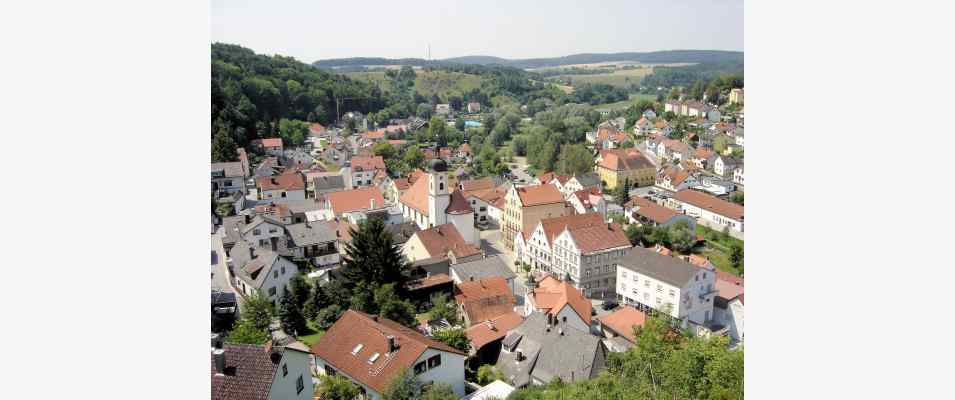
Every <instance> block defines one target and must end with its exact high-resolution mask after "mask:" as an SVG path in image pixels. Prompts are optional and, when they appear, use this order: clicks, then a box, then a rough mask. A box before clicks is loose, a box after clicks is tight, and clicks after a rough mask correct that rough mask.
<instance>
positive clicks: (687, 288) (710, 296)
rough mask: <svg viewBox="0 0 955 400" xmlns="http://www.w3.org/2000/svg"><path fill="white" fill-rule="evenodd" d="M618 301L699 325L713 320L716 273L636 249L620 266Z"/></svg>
mask: <svg viewBox="0 0 955 400" xmlns="http://www.w3.org/2000/svg"><path fill="white" fill-rule="evenodd" d="M616 281H617V287H616V292H617V299H618V300H619V301H620V302H621V303H626V304H630V305H633V306H634V307H636V308H637V309H639V310H641V311H647V310H653V311H658V312H661V313H665V315H669V316H670V317H672V318H674V319H677V320H680V321H683V322H692V323H695V324H698V325H707V324H709V323H710V322H711V321H712V320H713V302H714V298H715V297H716V294H717V290H716V287H715V285H716V271H714V270H712V269H708V268H701V267H698V266H696V265H693V264H690V263H688V262H686V261H684V260H682V259H679V258H676V257H671V256H665V255H662V254H658V253H656V252H654V251H653V250H650V249H644V248H642V247H634V248H633V249H632V250H630V251H629V252H627V253H626V255H625V256H624V257H622V258H620V259H619V261H618V264H617V279H616Z"/></svg>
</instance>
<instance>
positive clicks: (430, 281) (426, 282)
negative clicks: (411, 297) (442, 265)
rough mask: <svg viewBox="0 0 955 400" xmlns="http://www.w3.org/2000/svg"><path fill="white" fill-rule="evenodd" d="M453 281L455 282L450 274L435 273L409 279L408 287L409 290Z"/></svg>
mask: <svg viewBox="0 0 955 400" xmlns="http://www.w3.org/2000/svg"><path fill="white" fill-rule="evenodd" d="M451 282H454V281H453V280H452V279H451V277H450V276H448V274H434V275H431V276H427V277H424V278H421V279H415V280H413V281H409V282H408V283H407V284H406V287H407V288H408V290H418V289H425V288H429V287H432V286H437V285H443V284H446V283H451Z"/></svg>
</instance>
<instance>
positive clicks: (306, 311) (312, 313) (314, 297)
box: [302, 283, 332, 320]
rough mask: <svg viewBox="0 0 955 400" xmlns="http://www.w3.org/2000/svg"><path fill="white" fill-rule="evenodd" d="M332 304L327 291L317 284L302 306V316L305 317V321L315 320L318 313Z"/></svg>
mask: <svg viewBox="0 0 955 400" xmlns="http://www.w3.org/2000/svg"><path fill="white" fill-rule="evenodd" d="M330 285H331V284H330ZM331 303H332V301H331V299H330V298H329V297H328V293H327V291H326V289H325V288H323V287H322V286H320V285H318V284H317V283H316V284H315V287H314V288H312V290H311V291H309V293H308V298H307V299H306V300H305V305H304V306H302V315H304V316H305V319H308V320H314V319H315V317H317V316H318V312H319V311H321V310H322V309H323V308H325V307H328V305H329V304H331Z"/></svg>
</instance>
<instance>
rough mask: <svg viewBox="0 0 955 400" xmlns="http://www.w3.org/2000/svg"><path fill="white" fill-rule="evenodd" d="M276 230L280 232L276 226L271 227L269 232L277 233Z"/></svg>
mask: <svg viewBox="0 0 955 400" xmlns="http://www.w3.org/2000/svg"><path fill="white" fill-rule="evenodd" d="M275 232H278V230H277V229H275V228H269V233H275Z"/></svg>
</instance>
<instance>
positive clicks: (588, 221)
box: [524, 213, 604, 244]
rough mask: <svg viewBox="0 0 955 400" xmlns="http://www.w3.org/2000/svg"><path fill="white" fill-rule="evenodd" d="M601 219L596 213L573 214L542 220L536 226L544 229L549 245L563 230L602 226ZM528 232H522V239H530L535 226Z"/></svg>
mask: <svg viewBox="0 0 955 400" xmlns="http://www.w3.org/2000/svg"><path fill="white" fill-rule="evenodd" d="M603 222H604V220H603V217H602V216H601V215H600V214H598V213H586V214H575V215H567V216H563V217H554V218H543V219H541V220H540V222H539V223H538V224H540V225H541V227H542V228H543V229H544V236H545V237H546V238H547V241H548V242H550V243H551V244H553V243H554V238H555V237H557V235H559V234H560V233H561V232H563V231H564V229H565V228H566V229H576V228H577V227H580V226H588V225H598V224H603ZM527 229H528V230H527V231H526V232H524V238H525V239H527V238H530V237H531V235H533V234H534V231H535V230H537V225H534V226H530V227H528V228H527Z"/></svg>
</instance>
